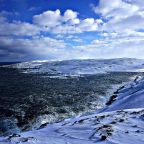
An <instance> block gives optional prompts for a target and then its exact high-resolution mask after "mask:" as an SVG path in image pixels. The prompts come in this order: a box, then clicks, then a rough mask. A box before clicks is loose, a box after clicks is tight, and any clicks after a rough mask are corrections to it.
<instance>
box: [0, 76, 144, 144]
mask: <svg viewBox="0 0 144 144" xmlns="http://www.w3.org/2000/svg"><path fill="white" fill-rule="evenodd" d="M143 89H144V78H140V77H139V78H137V79H135V80H134V82H132V83H130V84H128V85H126V86H125V87H123V88H122V89H119V90H118V91H117V92H115V96H113V97H112V98H111V99H110V101H109V102H108V103H107V106H106V107H105V108H103V109H102V110H99V111H96V112H95V113H92V114H89V115H85V116H81V117H76V118H72V119H66V120H65V121H62V122H59V123H55V124H49V125H42V126H41V129H38V130H33V131H29V132H24V133H21V134H13V135H11V136H9V137H1V138H0V143H1V144H18V143H24V144H94V143H98V144H143V143H144V137H143V135H144V90H143Z"/></svg>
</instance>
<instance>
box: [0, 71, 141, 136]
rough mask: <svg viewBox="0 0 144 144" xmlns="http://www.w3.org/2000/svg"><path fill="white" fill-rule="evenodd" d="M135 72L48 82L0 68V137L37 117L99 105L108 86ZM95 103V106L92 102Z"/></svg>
mask: <svg viewBox="0 0 144 144" xmlns="http://www.w3.org/2000/svg"><path fill="white" fill-rule="evenodd" d="M136 75H139V74H138V73H122V72H121V73H120V72H116V73H108V74H99V75H85V76H83V77H67V78H66V79H58V78H56V79H52V78H49V77H47V76H48V74H24V73H21V72H19V71H18V70H17V69H13V68H0V134H1V135H2V134H6V135H7V134H11V133H13V132H19V131H21V130H29V129H30V128H31V125H32V124H33V123H35V121H36V119H37V117H38V116H42V115H52V116H57V117H58V118H57V120H60V119H63V118H65V117H70V116H72V113H73V114H78V113H79V112H85V111H87V110H88V109H89V110H94V109H96V107H97V105H99V104H102V100H101V98H100V95H101V96H103V97H104V96H105V95H106V90H108V89H109V88H111V85H112V84H121V83H122V82H126V81H129V78H130V77H132V76H136ZM93 102H95V103H93Z"/></svg>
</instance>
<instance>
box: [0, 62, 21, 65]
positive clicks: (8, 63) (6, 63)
mask: <svg viewBox="0 0 144 144" xmlns="http://www.w3.org/2000/svg"><path fill="white" fill-rule="evenodd" d="M17 63H20V62H0V66H3V65H12V64H17Z"/></svg>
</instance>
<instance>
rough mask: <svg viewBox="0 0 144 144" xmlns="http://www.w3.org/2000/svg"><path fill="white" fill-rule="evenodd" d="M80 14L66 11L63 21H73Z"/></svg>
mask: <svg viewBox="0 0 144 144" xmlns="http://www.w3.org/2000/svg"><path fill="white" fill-rule="evenodd" d="M77 15H78V13H77V12H74V11H72V10H69V9H68V10H66V11H65V13H64V16H63V20H64V21H68V20H73V19H75V18H77Z"/></svg>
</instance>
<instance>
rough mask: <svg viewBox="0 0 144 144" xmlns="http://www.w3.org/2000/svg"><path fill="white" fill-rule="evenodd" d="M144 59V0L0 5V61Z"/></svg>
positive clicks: (18, 0) (22, 0)
mask: <svg viewBox="0 0 144 144" xmlns="http://www.w3.org/2000/svg"><path fill="white" fill-rule="evenodd" d="M120 57H129V58H144V0H0V61H9V62H10V61H30V60H67V59H100V58H105V59H107V58H120Z"/></svg>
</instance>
